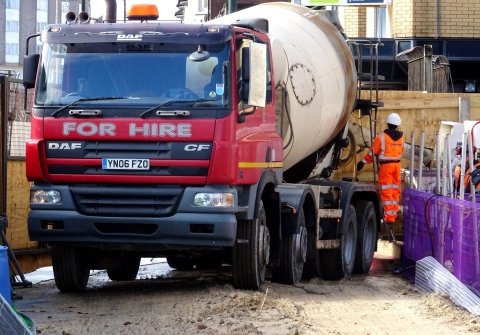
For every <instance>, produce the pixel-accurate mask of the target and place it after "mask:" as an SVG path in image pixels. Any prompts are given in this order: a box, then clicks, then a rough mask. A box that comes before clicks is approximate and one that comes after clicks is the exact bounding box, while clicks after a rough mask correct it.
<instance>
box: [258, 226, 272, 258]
mask: <svg viewBox="0 0 480 335" xmlns="http://www.w3.org/2000/svg"><path fill="white" fill-rule="evenodd" d="M258 244H259V245H258V249H259V258H260V265H261V266H264V265H267V264H268V261H269V260H270V232H269V230H268V228H267V227H265V226H263V225H261V226H260V234H259V242H258Z"/></svg>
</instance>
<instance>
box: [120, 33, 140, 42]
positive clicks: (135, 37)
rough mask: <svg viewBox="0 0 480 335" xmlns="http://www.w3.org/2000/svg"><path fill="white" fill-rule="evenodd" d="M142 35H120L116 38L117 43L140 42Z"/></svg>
mask: <svg viewBox="0 0 480 335" xmlns="http://www.w3.org/2000/svg"><path fill="white" fill-rule="evenodd" d="M142 37H143V35H140V34H120V35H118V36H117V41H141V40H142Z"/></svg>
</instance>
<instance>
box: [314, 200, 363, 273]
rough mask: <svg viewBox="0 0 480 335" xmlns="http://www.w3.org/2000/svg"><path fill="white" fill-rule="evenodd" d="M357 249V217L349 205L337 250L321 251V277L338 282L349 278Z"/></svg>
mask: <svg viewBox="0 0 480 335" xmlns="http://www.w3.org/2000/svg"><path fill="white" fill-rule="evenodd" d="M356 247H357V216H356V213H355V208H354V207H353V206H352V205H349V207H348V212H347V218H346V222H345V232H344V234H343V235H342V236H341V237H340V247H339V248H338V249H325V250H322V252H321V254H322V277H323V278H324V279H330V280H338V279H342V278H350V277H351V276H352V273H353V266H354V264H355V251H356Z"/></svg>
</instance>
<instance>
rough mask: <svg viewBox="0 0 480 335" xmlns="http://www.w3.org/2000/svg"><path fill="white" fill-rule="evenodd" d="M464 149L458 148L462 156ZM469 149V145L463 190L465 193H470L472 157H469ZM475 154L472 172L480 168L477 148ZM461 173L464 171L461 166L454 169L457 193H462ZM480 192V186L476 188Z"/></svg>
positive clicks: (474, 148) (466, 152) (466, 151)
mask: <svg viewBox="0 0 480 335" xmlns="http://www.w3.org/2000/svg"><path fill="white" fill-rule="evenodd" d="M461 149H462V148H461V147H460V148H458V147H457V149H456V150H457V151H458V152H459V153H460V154H462V150H461ZM469 151H470V150H469V148H468V145H467V150H465V176H464V178H463V189H464V191H465V193H470V155H469ZM473 152H474V156H473V169H472V170H475V169H476V168H478V167H480V163H479V161H478V159H477V157H475V156H476V153H477V148H476V147H473ZM461 171H462V166H461V164H458V165H456V166H455V169H454V176H455V181H454V188H455V191H456V192H460V185H461V183H460V180H461V177H462V176H461V174H462V173H461ZM479 190H480V185H478V186H477V187H476V192H478V191H479Z"/></svg>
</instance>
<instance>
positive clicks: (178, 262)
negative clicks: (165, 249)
mask: <svg viewBox="0 0 480 335" xmlns="http://www.w3.org/2000/svg"><path fill="white" fill-rule="evenodd" d="M167 263H168V266H170V267H171V268H173V269H177V270H180V271H186V270H191V269H193V266H194V265H195V263H194V262H193V260H192V259H190V258H187V257H178V256H168V257H167Z"/></svg>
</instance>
